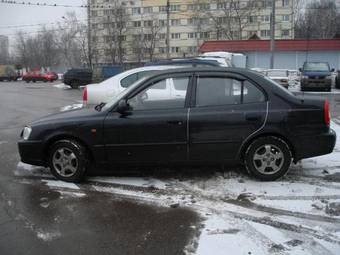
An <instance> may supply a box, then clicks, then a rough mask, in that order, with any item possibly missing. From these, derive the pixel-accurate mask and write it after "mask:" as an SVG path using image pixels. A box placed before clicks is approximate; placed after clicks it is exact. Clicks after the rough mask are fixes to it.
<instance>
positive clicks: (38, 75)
mask: <svg viewBox="0 0 340 255" xmlns="http://www.w3.org/2000/svg"><path fill="white" fill-rule="evenodd" d="M22 80H23V81H26V82H30V81H32V82H36V81H43V82H48V81H49V82H53V81H56V80H58V75H57V74H56V73H55V72H47V73H43V72H40V71H33V72H28V73H26V74H24V75H23V76H22Z"/></svg>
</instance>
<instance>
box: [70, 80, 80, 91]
mask: <svg viewBox="0 0 340 255" xmlns="http://www.w3.org/2000/svg"><path fill="white" fill-rule="evenodd" d="M70 85H71V88H72V89H77V88H79V82H78V81H71V83H70Z"/></svg>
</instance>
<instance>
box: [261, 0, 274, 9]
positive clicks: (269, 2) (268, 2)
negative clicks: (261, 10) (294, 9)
mask: <svg viewBox="0 0 340 255" xmlns="http://www.w3.org/2000/svg"><path fill="white" fill-rule="evenodd" d="M272 5H273V2H272V0H266V1H263V7H265V8H269V7H272Z"/></svg>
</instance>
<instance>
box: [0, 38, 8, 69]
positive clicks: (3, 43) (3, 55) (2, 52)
mask: <svg viewBox="0 0 340 255" xmlns="http://www.w3.org/2000/svg"><path fill="white" fill-rule="evenodd" d="M8 61H9V42H8V36H5V35H0V64H6V63H8Z"/></svg>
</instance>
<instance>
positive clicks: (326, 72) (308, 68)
mask: <svg viewBox="0 0 340 255" xmlns="http://www.w3.org/2000/svg"><path fill="white" fill-rule="evenodd" d="M299 71H300V72H301V79H300V85H301V91H306V90H324V91H331V90H332V79H333V77H332V72H334V69H331V68H330V67H329V64H328V63H327V62H305V63H304V64H303V67H302V68H300V69H299Z"/></svg>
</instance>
